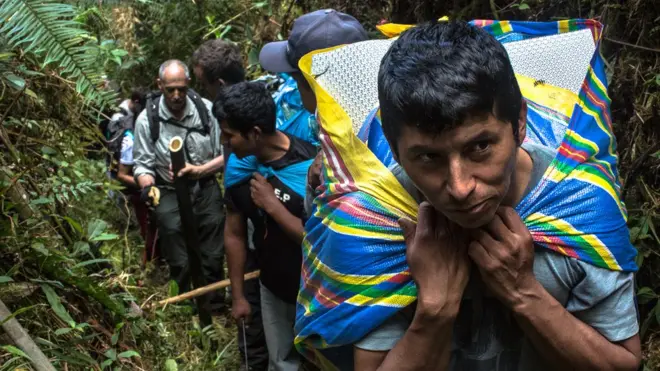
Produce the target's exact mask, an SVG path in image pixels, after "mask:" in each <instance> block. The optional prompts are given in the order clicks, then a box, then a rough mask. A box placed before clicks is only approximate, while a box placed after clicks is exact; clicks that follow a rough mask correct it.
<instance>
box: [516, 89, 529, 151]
mask: <svg viewBox="0 0 660 371" xmlns="http://www.w3.org/2000/svg"><path fill="white" fill-rule="evenodd" d="M517 134H518V138H517V139H518V144H519V145H520V144H522V142H523V141H524V140H525V137H526V136H527V101H525V99H524V98H523V100H522V104H521V105H520V114H519V115H518V133H517Z"/></svg>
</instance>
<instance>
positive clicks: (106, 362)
mask: <svg viewBox="0 0 660 371" xmlns="http://www.w3.org/2000/svg"><path fill="white" fill-rule="evenodd" d="M112 362H114V360H112V359H106V360H105V361H103V363H101V368H102V369H104V368H106V367H108V366H110V365H111V364H112Z"/></svg>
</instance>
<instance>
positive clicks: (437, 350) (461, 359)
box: [355, 22, 641, 371]
mask: <svg viewBox="0 0 660 371" xmlns="http://www.w3.org/2000/svg"><path fill="white" fill-rule="evenodd" d="M416 87H425V88H424V89H415V88H416ZM378 92H379V101H380V108H381V113H382V115H381V117H382V128H383V132H384V133H385V136H386V137H387V140H388V141H389V143H390V145H391V148H392V152H393V153H394V155H395V157H396V159H397V161H398V163H399V164H400V165H401V169H399V170H398V171H397V170H395V171H393V173H394V174H395V175H397V177H398V178H399V181H400V182H401V183H402V185H404V187H406V188H407V189H408V192H409V193H410V194H411V195H418V196H420V197H418V202H421V201H423V200H427V201H428V202H424V203H422V204H421V206H420V209H419V216H418V223H419V224H418V225H417V226H415V225H414V224H413V223H412V222H411V221H409V220H406V219H403V220H401V221H400V224H401V226H402V228H403V231H404V237H405V240H406V245H407V249H406V250H407V261H408V264H409V267H410V272H411V274H412V276H413V277H414V279H415V281H416V283H417V288H418V290H419V292H418V300H417V305H416V308H409V309H411V310H410V313H407V311H403V312H400V313H397V314H396V315H395V316H394V317H392V318H391V319H390V320H388V321H387V322H386V323H385V324H383V325H382V326H381V327H379V328H377V329H376V330H374V331H372V332H371V333H370V334H368V335H367V336H366V337H365V338H364V339H362V340H361V341H360V342H358V343H357V344H355V369H356V370H358V371H363V370H376V369H379V370H397V371H398V370H428V369H429V368H431V369H438V370H474V371H481V370H484V371H485V370H488V371H492V370H564V369H576V370H630V371H633V370H636V369H637V368H638V366H639V363H640V359H641V351H640V340H639V334H638V331H639V325H638V318H637V311H636V307H635V288H634V277H633V273H631V272H625V271H616V270H609V269H605V268H601V267H599V266H597V265H594V264H590V263H588V262H587V261H585V260H584V258H583V257H579V258H574V257H569V256H567V255H563V254H560V253H559V252H555V251H554V250H550V249H548V248H547V247H541V246H540V245H536V244H535V243H534V242H533V240H532V236H531V235H530V232H529V230H528V227H527V226H526V225H525V223H523V221H522V220H521V218H520V216H519V215H518V213H517V212H516V211H515V210H514V209H513V208H512V207H515V206H516V205H517V204H518V203H519V202H520V201H521V200H523V198H525V197H526V195H528V194H529V195H531V191H532V190H533V189H539V188H537V185H539V187H545V186H548V184H549V183H552V182H551V181H547V179H545V178H543V176H544V173H546V169H547V168H548V167H549V166H550V164H551V162H552V161H553V159H554V158H555V151H554V150H553V149H551V148H548V147H544V146H542V145H540V144H535V143H532V142H525V141H524V140H525V135H526V123H527V105H526V102H525V100H524V99H523V97H522V95H521V90H520V88H519V85H518V83H517V81H516V76H515V74H514V71H513V68H512V66H511V62H510V61H509V59H508V56H507V52H506V50H505V49H504V46H503V45H502V44H500V43H499V42H498V41H497V40H496V39H495V38H494V37H493V36H491V35H490V34H488V33H487V32H486V31H485V30H483V29H481V28H477V27H474V26H471V25H469V24H467V23H464V22H451V23H432V24H427V25H420V26H418V27H415V28H412V29H411V30H409V31H407V32H405V33H404V34H402V35H401V36H400V38H399V39H398V40H396V41H395V42H394V43H393V44H392V46H391V48H390V49H389V51H388V52H387V54H385V57H384V58H383V60H382V63H381V67H380V72H379V76H378ZM411 92H414V93H411ZM408 176H409V178H408ZM587 186H588V183H583V185H582V187H587ZM583 189H585V188H583ZM417 191H419V193H418V192H417ZM555 192H560V191H555ZM532 197H533V196H532ZM590 197H592V196H590ZM593 197H597V196H593ZM608 197H609V196H608ZM531 202H534V201H531ZM560 207H561V206H560ZM576 207H578V208H580V209H581V210H580V209H578V210H574V211H573V214H576V213H586V212H587V210H585V209H584V208H588V206H585V205H584V204H582V203H580V202H577V203H576ZM614 208H615V209H616V211H615V212H616V213H617V215H615V217H620V215H619V209H618V206H614ZM551 217H552V216H551ZM557 222H562V223H563V222H566V223H568V220H567V221H564V220H563V219H560V220H558V221H557ZM553 223H554V222H553ZM594 223H598V222H594ZM553 225H554V224H553ZM624 230H625V232H624ZM577 233H579V232H576V234H577ZM601 237H602V236H601ZM578 238H579V237H578ZM592 238H593V239H595V240H598V239H599V238H598V237H595V236H593V237H592ZM599 243H601V242H600V241H599ZM619 243H620V244H622V245H624V244H626V243H628V236H627V229H625V228H623V229H622V236H621V239H620V242H619ZM560 245H561V242H559V243H558V245H557V246H560ZM618 247H620V246H618ZM624 247H625V246H624ZM602 248H605V249H606V248H607V247H606V246H603V247H602ZM560 249H561V248H560ZM626 254H627V255H626V259H630V256H631V255H632V256H634V248H633V247H632V246H629V248H628V250H627V251H626ZM575 256H576V257H577V255H575ZM470 272H472V274H471V273H470Z"/></svg>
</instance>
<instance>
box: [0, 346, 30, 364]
mask: <svg viewBox="0 0 660 371" xmlns="http://www.w3.org/2000/svg"><path fill="white" fill-rule="evenodd" d="M0 349H4V350H5V351H7V352H9V353H11V354H13V355H15V356H19V357H23V358H25V359H30V357H28V355H27V354H25V353H24V352H23V351H22V350H20V349H18V348H16V347H15V346H13V345H3V346H1V347H0ZM30 361H31V359H30Z"/></svg>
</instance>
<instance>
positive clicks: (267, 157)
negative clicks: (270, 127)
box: [256, 130, 291, 164]
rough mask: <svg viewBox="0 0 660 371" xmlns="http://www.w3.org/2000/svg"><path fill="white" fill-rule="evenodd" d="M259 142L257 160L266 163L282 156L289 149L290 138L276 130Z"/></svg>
mask: <svg viewBox="0 0 660 371" xmlns="http://www.w3.org/2000/svg"><path fill="white" fill-rule="evenodd" d="M259 144H260V147H261V148H259V152H258V153H257V154H256V157H257V160H259V162H260V163H262V164H266V163H269V162H272V161H275V160H279V159H280V158H282V157H283V156H284V155H285V154H286V153H287V152H288V151H289V146H290V145H291V140H289V137H288V136H287V135H286V134H284V133H282V132H281V131H279V130H277V131H275V133H274V134H273V135H269V136H267V137H265V138H263V139H262V140H261V142H260V143H259Z"/></svg>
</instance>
